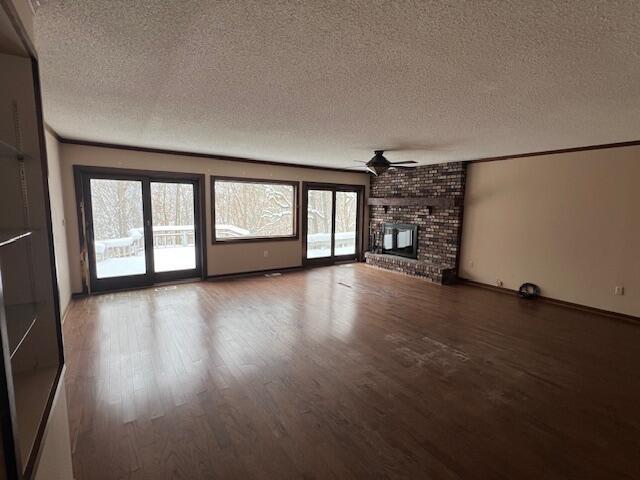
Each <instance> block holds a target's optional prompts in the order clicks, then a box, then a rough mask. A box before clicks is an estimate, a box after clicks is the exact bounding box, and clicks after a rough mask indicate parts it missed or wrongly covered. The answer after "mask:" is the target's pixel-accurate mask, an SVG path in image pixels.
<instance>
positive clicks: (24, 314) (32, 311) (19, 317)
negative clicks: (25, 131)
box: [4, 303, 38, 357]
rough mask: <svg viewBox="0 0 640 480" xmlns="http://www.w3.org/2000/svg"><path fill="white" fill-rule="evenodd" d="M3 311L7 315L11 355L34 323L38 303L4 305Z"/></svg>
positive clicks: (36, 316)
mask: <svg viewBox="0 0 640 480" xmlns="http://www.w3.org/2000/svg"><path fill="white" fill-rule="evenodd" d="M4 311H5V314H6V315H7V336H8V337H9V339H8V340H9V355H10V356H11V357H13V355H14V354H15V353H16V352H17V351H18V348H20V345H22V342H23V341H24V339H25V338H27V335H29V332H30V331H31V329H32V328H33V325H34V324H35V323H36V319H37V318H38V304H37V303H20V304H17V305H5V306H4Z"/></svg>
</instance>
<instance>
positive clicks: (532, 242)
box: [460, 146, 640, 316]
mask: <svg viewBox="0 0 640 480" xmlns="http://www.w3.org/2000/svg"><path fill="white" fill-rule="evenodd" d="M639 207H640V147H638V146H635V147H624V148H613V149H602V150H591V151H583V152H575V153H564V154H555V155H545V156H539V157H528V158H520V159H513V160H504V161H496V162H486V163H475V164H471V165H469V169H468V177H467V189H466V197H465V213H464V225H463V238H462V253H461V262H460V270H461V272H460V273H461V276H462V277H464V278H467V279H470V280H475V281H478V282H483V283H487V284H491V285H496V281H497V280H498V279H500V280H502V281H503V282H504V286H505V287H507V288H511V289H517V288H518V287H519V286H520V285H521V284H522V283H524V282H533V283H536V284H538V285H540V287H541V288H542V294H543V295H544V296H547V297H551V298H555V299H558V300H564V301H568V302H573V303H578V304H581V305H586V306H590V307H595V308H601V309H605V310H610V311H614V312H619V313H624V314H628V315H635V316H640V209H639ZM616 286H624V288H625V293H624V295H623V296H616V295H614V288H615V287H616Z"/></svg>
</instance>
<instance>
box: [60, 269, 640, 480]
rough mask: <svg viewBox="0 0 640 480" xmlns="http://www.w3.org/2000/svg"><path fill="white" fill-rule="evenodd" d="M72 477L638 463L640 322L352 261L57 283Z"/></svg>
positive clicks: (501, 471) (401, 472)
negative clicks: (65, 297)
mask: <svg viewBox="0 0 640 480" xmlns="http://www.w3.org/2000/svg"><path fill="white" fill-rule="evenodd" d="M64 339H65V349H66V358H67V367H68V373H67V375H66V382H67V383H66V386H67V392H68V402H69V424H70V432H71V439H72V453H73V461H74V468H75V476H76V479H77V480H93V479H112V478H113V479H116V478H131V479H165V478H166V479H174V478H175V479H181V478H184V479H217V478H220V479H229V478H238V479H272V478H278V479H280V478H317V479H325V478H337V479H341V478H367V479H368V478H410V479H416V478H430V479H447V480H448V479H456V478H461V479H467V478H483V479H490V478H491V479H493V478H495V479H514V478H518V479H528V478H531V479H539V478H558V479H562V478H640V462H639V461H638V458H639V456H640V409H638V405H640V324H634V323H632V322H622V321H617V320H614V319H611V318H608V317H603V316H600V315H596V314H593V313H587V312H580V311H577V310H572V309H567V308H565V307H561V306H556V305H551V304H547V303H542V302H530V301H523V300H520V299H518V298H516V297H511V296H508V295H503V294H500V293H497V292H493V291H488V290H484V289H480V288H476V287H472V286H466V285H457V286H448V287H441V286H437V285H433V284H429V283H427V282H425V281H421V280H418V279H415V278H411V277H407V276H403V275H399V274H395V273H391V272H384V271H380V270H377V269H374V268H370V267H367V266H366V265H361V264H357V265H349V266H340V267H328V268H318V269H314V270H308V271H300V272H291V273H287V274H284V275H282V276H279V277H271V278H265V277H251V278H243V279H229V280H225V281H217V282H199V283H192V284H183V285H179V286H177V288H175V289H163V290H156V289H153V288H150V289H146V290H137V291H131V292H121V293H113V294H103V295H99V296H94V297H90V298H85V299H81V300H74V301H73V303H72V305H71V307H70V310H69V313H68V315H67V320H66V322H65V324H64Z"/></svg>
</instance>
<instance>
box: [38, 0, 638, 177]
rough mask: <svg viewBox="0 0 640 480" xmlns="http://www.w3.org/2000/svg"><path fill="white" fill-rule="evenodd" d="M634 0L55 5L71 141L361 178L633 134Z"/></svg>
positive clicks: (48, 92)
mask: <svg viewBox="0 0 640 480" xmlns="http://www.w3.org/2000/svg"><path fill="white" fill-rule="evenodd" d="M638 25H640V2H638V1H637V0H630V1H616V0H602V1H596V0H583V1H577V0H576V1H558V0H555V1H545V0H525V1H495V2H491V1H469V2H462V1H453V2H450V1H446V2H445V1H442V2H427V1H419V0H415V1H373V0H333V1H332V0H318V1H284V0H256V1H246V0H230V1H180V2H168V1H165V0H147V1H144V2H142V1H133V0H129V1H124V0H120V1H118V0H114V1H108V2H105V1H98V0H86V1H81V2H79V1H76V0H73V1H71V0H64V1H60V0H49V1H47V2H45V3H44V4H43V5H42V6H41V7H40V8H39V9H38V13H37V16H36V44H37V48H38V51H39V57H40V62H41V70H42V81H43V90H44V103H45V116H46V119H47V122H48V123H49V124H50V125H51V126H52V127H53V128H54V129H55V130H56V131H57V132H58V133H60V134H61V135H62V136H64V137H69V138H75V139H83V140H92V141H102V142H111V143H122V144H131V145H137V146H146V147H156V148H166V149H179V150H188V151H194V152H204V153H217V154H224V155H237V156H243V157H251V158H257V159H264V160H273V161H282V162H290V163H302V164H324V165H330V166H339V167H346V166H353V165H354V161H355V160H368V159H369V158H370V157H371V155H372V150H373V149H374V148H384V147H399V146H414V147H417V148H419V149H418V150H415V151H413V152H409V153H407V152H393V153H389V154H388V155H387V157H388V158H389V159H390V160H392V161H393V160H406V159H415V160H418V161H420V162H421V163H433V162H440V161H450V160H465V159H473V158H479V157H487V156H497V155H508V154H516V153H523V152H529V151H539V150H549V149H557V148H568V147H575V146H583V145H592V144H600V143H610V142H621V141H628V140H636V139H638V138H640V129H639V125H640V28H639V27H638Z"/></svg>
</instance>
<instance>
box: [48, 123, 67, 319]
mask: <svg viewBox="0 0 640 480" xmlns="http://www.w3.org/2000/svg"><path fill="white" fill-rule="evenodd" d="M45 137H46V141H47V161H48V167H49V199H50V202H51V225H52V227H53V244H54V248H55V253H56V273H57V275H58V290H59V292H60V315H61V317H64V313H65V312H66V311H67V306H68V305H69V300H71V279H70V277H69V255H68V253H67V231H66V226H65V223H66V222H65V216H64V215H65V212H64V201H63V195H62V170H61V165H60V145H59V144H58V141H57V140H56V138H55V137H54V136H53V135H51V134H50V133H49V132H47V131H45Z"/></svg>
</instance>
